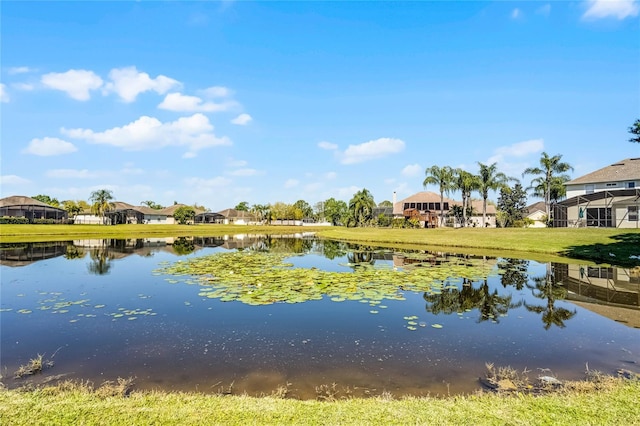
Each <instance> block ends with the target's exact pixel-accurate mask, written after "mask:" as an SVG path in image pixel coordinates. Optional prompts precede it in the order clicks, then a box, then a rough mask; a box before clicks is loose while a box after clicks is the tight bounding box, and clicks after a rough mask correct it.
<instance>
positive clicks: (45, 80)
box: [40, 70, 103, 101]
mask: <svg viewBox="0 0 640 426" xmlns="http://www.w3.org/2000/svg"><path fill="white" fill-rule="evenodd" d="M40 81H41V82H42V84H44V85H45V86H46V87H48V88H50V89H54V90H60V91H63V92H65V93H66V94H67V95H69V97H71V98H72V99H75V100H77V101H87V100H89V99H90V98H91V93H90V92H91V91H92V90H97V89H99V88H100V87H102V83H103V81H102V79H101V78H100V77H99V76H98V75H97V74H95V73H94V72H93V71H87V70H69V71H67V72H62V73H56V72H51V73H48V74H44V75H43V76H42V77H41V78H40Z"/></svg>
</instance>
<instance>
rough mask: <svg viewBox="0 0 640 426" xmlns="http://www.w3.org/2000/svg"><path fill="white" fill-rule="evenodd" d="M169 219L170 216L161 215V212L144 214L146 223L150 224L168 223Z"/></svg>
mask: <svg viewBox="0 0 640 426" xmlns="http://www.w3.org/2000/svg"><path fill="white" fill-rule="evenodd" d="M167 219H168V217H167V216H166V215H161V214H145V215H144V223H147V224H149V225H166V224H168V223H169V221H168V220H167ZM172 219H173V218H172Z"/></svg>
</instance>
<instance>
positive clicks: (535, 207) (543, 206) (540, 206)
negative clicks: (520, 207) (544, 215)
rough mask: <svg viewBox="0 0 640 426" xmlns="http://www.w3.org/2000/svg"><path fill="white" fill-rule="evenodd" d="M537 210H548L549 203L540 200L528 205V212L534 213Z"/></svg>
mask: <svg viewBox="0 0 640 426" xmlns="http://www.w3.org/2000/svg"><path fill="white" fill-rule="evenodd" d="M537 211H541V212H546V211H547V205H546V204H545V203H544V201H538V202H537V203H533V204H531V205H530V206H527V214H533V213H535V212H537Z"/></svg>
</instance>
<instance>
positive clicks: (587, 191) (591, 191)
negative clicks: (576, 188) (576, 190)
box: [584, 184, 596, 194]
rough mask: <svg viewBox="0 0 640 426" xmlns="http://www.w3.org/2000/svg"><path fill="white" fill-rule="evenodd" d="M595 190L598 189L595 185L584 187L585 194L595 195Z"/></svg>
mask: <svg viewBox="0 0 640 426" xmlns="http://www.w3.org/2000/svg"><path fill="white" fill-rule="evenodd" d="M595 189H596V186H595V185H593V184H591V185H585V186H584V192H585V193H587V194H593V192H594V191H595Z"/></svg>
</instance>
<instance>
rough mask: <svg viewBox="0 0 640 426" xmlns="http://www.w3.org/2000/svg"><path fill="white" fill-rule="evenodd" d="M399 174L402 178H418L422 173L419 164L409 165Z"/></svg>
mask: <svg viewBox="0 0 640 426" xmlns="http://www.w3.org/2000/svg"><path fill="white" fill-rule="evenodd" d="M400 173H402V176H406V177H415V176H420V175H421V174H422V173H423V170H422V167H421V166H420V164H409V165H408V166H405V167H404V168H403V169H402V171H401V172H400Z"/></svg>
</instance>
